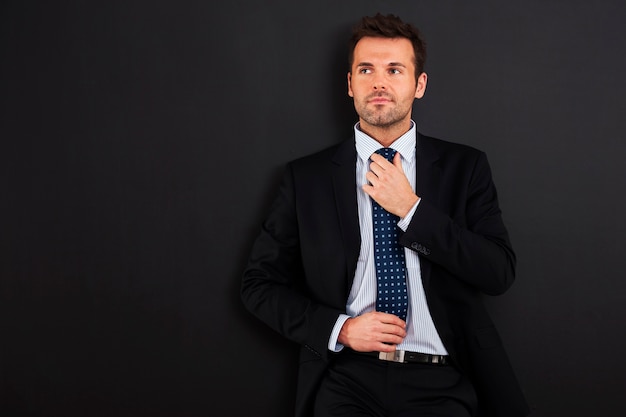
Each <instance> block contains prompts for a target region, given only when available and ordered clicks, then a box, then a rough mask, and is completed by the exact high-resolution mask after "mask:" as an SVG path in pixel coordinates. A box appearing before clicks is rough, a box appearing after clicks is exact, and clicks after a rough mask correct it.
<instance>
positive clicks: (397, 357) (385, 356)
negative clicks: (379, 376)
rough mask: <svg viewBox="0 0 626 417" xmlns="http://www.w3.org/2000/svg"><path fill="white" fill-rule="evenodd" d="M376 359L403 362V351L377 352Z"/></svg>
mask: <svg viewBox="0 0 626 417" xmlns="http://www.w3.org/2000/svg"><path fill="white" fill-rule="evenodd" d="M378 359H380V360H381V361H389V362H400V363H402V362H404V351H403V350H394V351H393V352H378Z"/></svg>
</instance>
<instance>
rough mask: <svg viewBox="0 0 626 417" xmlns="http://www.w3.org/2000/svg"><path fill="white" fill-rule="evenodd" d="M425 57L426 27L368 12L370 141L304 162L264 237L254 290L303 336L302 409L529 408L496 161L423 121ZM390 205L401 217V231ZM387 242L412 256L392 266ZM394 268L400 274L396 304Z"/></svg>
mask: <svg viewBox="0 0 626 417" xmlns="http://www.w3.org/2000/svg"><path fill="white" fill-rule="evenodd" d="M424 61H425V46H424V43H423V41H422V39H421V36H420V34H419V32H418V30H417V29H416V28H414V27H413V26H412V25H410V24H406V23H404V22H402V21H401V20H400V19H399V18H398V17H396V16H393V15H388V16H383V15H381V14H377V15H376V16H374V17H365V18H363V19H362V21H361V22H360V24H359V25H357V26H356V27H355V29H354V32H353V37H352V43H351V51H350V71H349V72H348V80H347V81H348V94H349V95H350V96H351V97H352V98H353V100H354V106H355V109H356V112H357V113H358V115H359V122H358V123H357V124H356V125H355V128H354V137H353V138H351V139H350V140H349V141H346V142H344V143H341V144H339V145H336V146H333V147H331V148H329V149H326V150H323V151H321V152H318V153H316V154H314V155H311V156H308V157H305V158H301V159H299V160H296V161H294V162H292V163H290V164H288V166H287V169H286V172H285V175H284V178H283V181H282V184H281V186H280V190H279V193H278V196H277V198H276V200H275V202H274V204H273V206H272V209H271V212H270V214H269V216H268V218H267V220H266V221H265V222H264V225H263V228H262V231H261V233H260V235H259V236H258V238H257V239H256V241H255V244H254V246H253V249H252V253H251V256H250V260H249V264H248V266H247V268H246V270H245V272H244V277H243V281H242V299H243V301H244V304H245V305H246V306H247V308H248V309H249V310H250V311H251V312H252V313H253V314H255V315H256V316H257V317H258V318H260V319H261V320H262V321H264V322H265V323H266V324H268V325H269V326H270V327H272V328H273V329H275V330H276V331H278V332H279V333H280V334H282V335H283V336H285V337H286V338H288V339H289V340H291V341H294V342H296V343H298V344H300V345H301V346H302V347H301V352H300V367H299V376H298V391H297V398H296V415H297V416H298V417H304V416H315V417H322V416H451V417H459V416H475V415H478V416H506V417H515V416H524V415H527V414H528V407H527V405H526V402H525V400H524V397H523V394H522V393H521V390H520V388H519V386H518V383H517V381H516V378H515V376H514V374H513V371H512V368H511V366H510V364H509V361H508V359H507V356H506V353H505V352H504V349H503V347H502V345H501V342H500V338H499V336H498V333H497V331H496V329H495V328H494V326H493V323H492V321H491V319H490V318H489V316H488V314H487V312H486V310H485V308H484V306H483V304H482V302H481V297H480V296H481V293H486V294H489V295H497V294H501V293H503V292H504V291H506V290H507V289H508V288H509V287H510V285H511V284H512V283H513V280H514V269H515V255H514V252H513V250H512V248H511V245H510V243H509V238H508V234H507V231H506V229H505V226H504V224H503V222H502V219H501V213H500V209H499V207H498V201H497V195H496V189H495V187H494V184H493V182H492V178H491V173H490V168H489V165H488V162H487V159H486V157H485V155H484V154H483V153H482V152H480V151H478V150H475V149H473V148H470V147H468V146H464V145H459V144H453V143H449V142H444V141H441V140H437V139H434V138H430V137H427V136H424V135H421V134H419V133H417V128H416V125H415V123H414V122H413V121H412V119H411V111H412V104H413V101H414V100H415V99H420V98H422V97H423V95H424V92H425V89H426V83H427V75H426V73H425V72H423V65H424ZM379 148H386V149H385V150H383V151H381V152H386V153H387V154H389V155H388V156H389V159H390V160H388V159H386V157H384V156H382V155H379V154H378V153H377V151H378V149H379ZM394 154H395V156H390V155H394ZM379 207H382V208H379ZM383 209H384V210H383ZM379 215H380V216H382V215H385V216H396V217H394V220H392V222H393V225H392V227H389V233H388V234H387V235H386V236H387V237H386V241H387V242H386V243H380V242H381V241H380V240H379V238H380V234H379V231H378V228H379V226H378V225H377V223H375V222H373V218H374V220H376V219H378V216H379ZM396 236H397V237H396ZM380 244H389V245H390V246H389V249H386V248H385V249H382V250H385V251H386V250H389V251H390V253H391V251H394V252H393V253H394V255H393V257H394V263H397V264H398V265H399V266H398V267H397V268H395V267H394V268H393V270H394V271H396V272H394V273H393V274H391V275H392V277H391V278H389V277H387V276H385V277H384V278H383V277H382V274H383V272H381V271H382V270H383V269H385V270H386V269H387V268H382V267H379V266H378V262H379V261H378V259H377V256H378V251H379V245H380ZM398 244H399V245H400V250H396V249H397V248H398ZM394 245H395V246H394ZM375 251H376V254H375ZM390 270H391V268H390ZM397 271H399V272H397ZM379 273H380V274H379ZM398 276H400V277H401V279H400V280H397V278H398ZM383 279H390V280H397V281H389V282H393V283H392V284H390V285H392V286H393V287H394V288H399V289H398V290H397V295H399V296H400V298H401V300H400V301H397V300H395V299H394V300H392V301H389V302H388V304H393V309H392V310H387V307H386V306H385V305H384V302H383V301H381V299H382V298H383V297H384V296H383V295H382V292H381V291H383V289H382V286H383V285H384V284H381V282H383V281H382V280H383ZM396 286H397V287H396ZM379 287H380V288H379ZM404 300H406V301H404ZM405 315H406V316H405Z"/></svg>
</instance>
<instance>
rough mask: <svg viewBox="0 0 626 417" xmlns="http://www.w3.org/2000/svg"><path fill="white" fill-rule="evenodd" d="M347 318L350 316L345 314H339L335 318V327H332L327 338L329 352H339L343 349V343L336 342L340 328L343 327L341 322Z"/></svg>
mask: <svg viewBox="0 0 626 417" xmlns="http://www.w3.org/2000/svg"><path fill="white" fill-rule="evenodd" d="M349 318H350V316H348V315H346V314H340V315H339V317H338V318H337V322H336V323H335V327H333V331H332V333H331V334H330V339H329V340H328V350H330V351H331V352H335V353H337V352H341V350H342V349H343V345H342V344H341V343H339V342H337V339H338V338H339V332H341V328H342V327H343V324H344V323H345V322H346V320H348V319H349Z"/></svg>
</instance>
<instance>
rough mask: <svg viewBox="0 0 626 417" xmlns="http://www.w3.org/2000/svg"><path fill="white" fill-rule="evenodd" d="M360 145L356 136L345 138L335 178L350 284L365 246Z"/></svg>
mask: <svg viewBox="0 0 626 417" xmlns="http://www.w3.org/2000/svg"><path fill="white" fill-rule="evenodd" d="M356 157H357V154H356V148H355V146H354V140H351V141H350V140H347V141H344V142H343V143H341V144H340V145H339V147H338V148H337V152H336V153H335V154H334V155H333V158H332V162H333V167H332V170H333V171H332V181H333V191H334V194H335V202H336V205H337V217H338V219H339V224H340V228H341V239H342V240H343V243H344V244H343V247H344V248H345V251H346V279H347V284H348V285H347V288H348V289H349V288H350V287H351V285H352V279H353V278H354V272H355V269H356V264H357V261H358V258H359V251H360V249H361V232H360V228H359V214H358V208H357V195H356V168H355V163H356Z"/></svg>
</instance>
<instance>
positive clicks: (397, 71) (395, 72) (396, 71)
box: [389, 68, 400, 74]
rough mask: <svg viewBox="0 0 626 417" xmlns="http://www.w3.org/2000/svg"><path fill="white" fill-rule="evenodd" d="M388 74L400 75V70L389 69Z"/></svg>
mask: <svg viewBox="0 0 626 417" xmlns="http://www.w3.org/2000/svg"><path fill="white" fill-rule="evenodd" d="M389 73H391V74H400V70H399V69H398V68H391V69H390V70H389Z"/></svg>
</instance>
